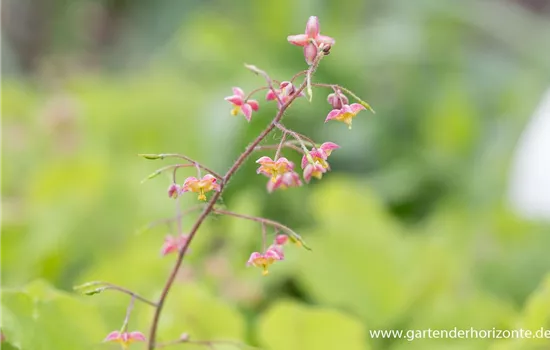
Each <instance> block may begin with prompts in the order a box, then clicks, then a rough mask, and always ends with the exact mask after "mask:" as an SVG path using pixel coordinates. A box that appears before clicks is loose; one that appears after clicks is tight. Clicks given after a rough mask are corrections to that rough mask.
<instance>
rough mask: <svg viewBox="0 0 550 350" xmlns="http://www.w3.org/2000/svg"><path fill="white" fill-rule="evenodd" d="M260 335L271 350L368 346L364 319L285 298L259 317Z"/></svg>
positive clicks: (356, 349)
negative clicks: (362, 322)
mask: <svg viewBox="0 0 550 350" xmlns="http://www.w3.org/2000/svg"><path fill="white" fill-rule="evenodd" d="M259 338H260V341H261V343H262V345H263V346H265V348H266V349H270V350H303V349H315V350H334V349H346V350H365V349H368V346H367V345H366V343H365V340H366V337H365V331H364V327H363V325H362V324H361V323H359V322H358V321H356V320H354V319H353V318H351V317H349V316H347V315H345V314H343V313H341V312H338V311H335V310H330V309H321V308H313V307H307V306H303V305H300V304H297V303H294V302H289V301H283V302H279V303H277V304H275V305H274V306H273V307H272V308H271V309H269V310H268V311H267V312H266V313H265V314H264V315H263V316H262V317H261V319H260V326H259Z"/></svg>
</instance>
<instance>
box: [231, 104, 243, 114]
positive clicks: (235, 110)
mask: <svg viewBox="0 0 550 350" xmlns="http://www.w3.org/2000/svg"><path fill="white" fill-rule="evenodd" d="M240 110H241V107H239V106H235V108H233V109H232V110H231V115H232V116H236V115H237V114H239V111H240Z"/></svg>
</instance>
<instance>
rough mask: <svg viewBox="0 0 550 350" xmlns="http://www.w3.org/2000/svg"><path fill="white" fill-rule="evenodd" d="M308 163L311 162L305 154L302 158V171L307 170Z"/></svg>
mask: <svg viewBox="0 0 550 350" xmlns="http://www.w3.org/2000/svg"><path fill="white" fill-rule="evenodd" d="M308 163H309V161H308V160H307V157H306V155H305V154H304V155H303V156H302V164H301V167H302V169H303V168H305V167H306V165H307V164H308Z"/></svg>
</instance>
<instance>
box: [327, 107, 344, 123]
mask: <svg viewBox="0 0 550 350" xmlns="http://www.w3.org/2000/svg"><path fill="white" fill-rule="evenodd" d="M341 112H342V111H341V110H340V109H333V110H332V111H330V112H329V113H328V115H327V118H326V119H325V123H326V122H328V121H329V120H332V119H336V118H338V116H339V115H340V114H341Z"/></svg>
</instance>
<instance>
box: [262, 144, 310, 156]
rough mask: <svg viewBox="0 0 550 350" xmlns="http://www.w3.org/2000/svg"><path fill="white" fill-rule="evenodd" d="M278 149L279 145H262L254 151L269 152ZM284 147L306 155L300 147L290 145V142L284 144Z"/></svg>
mask: <svg viewBox="0 0 550 350" xmlns="http://www.w3.org/2000/svg"><path fill="white" fill-rule="evenodd" d="M278 147H279V145H262V146H257V147H256V148H255V149H254V151H263V150H268V149H274V150H276V149H277V148H278ZM283 147H286V148H290V149H293V150H295V151H296V152H300V153H301V154H304V150H303V149H301V148H300V147H297V146H295V145H293V144H291V143H288V141H287V142H286V143H284V144H283Z"/></svg>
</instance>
